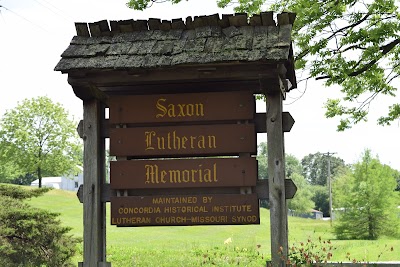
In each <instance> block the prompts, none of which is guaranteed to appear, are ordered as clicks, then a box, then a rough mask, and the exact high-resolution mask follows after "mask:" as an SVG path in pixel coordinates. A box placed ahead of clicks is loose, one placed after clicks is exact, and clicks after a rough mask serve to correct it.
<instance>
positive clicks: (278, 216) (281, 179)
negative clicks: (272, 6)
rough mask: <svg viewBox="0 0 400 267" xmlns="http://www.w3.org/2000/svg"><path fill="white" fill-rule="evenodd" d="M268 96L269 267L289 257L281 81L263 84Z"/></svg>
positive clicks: (277, 79)
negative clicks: (270, 263) (270, 262)
mask: <svg viewBox="0 0 400 267" xmlns="http://www.w3.org/2000/svg"><path fill="white" fill-rule="evenodd" d="M260 83H261V86H262V87H264V89H265V91H266V96H267V101H266V104H267V118H266V120H267V122H266V124H267V129H268V131H267V145H268V180H269V203H270V221H271V233H274V234H271V259H272V266H273V267H278V266H284V265H285V262H284V261H282V259H281V257H282V256H283V257H284V258H287V255H288V220H287V207H286V193H285V149H284V138H283V128H282V101H283V97H284V96H283V94H282V91H281V88H282V86H281V82H280V78H279V77H276V80H275V83H270V85H269V86H268V83H263V80H262V79H260Z"/></svg>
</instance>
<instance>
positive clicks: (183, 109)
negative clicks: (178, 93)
mask: <svg viewBox="0 0 400 267" xmlns="http://www.w3.org/2000/svg"><path fill="white" fill-rule="evenodd" d="M166 104H167V99H166V98H159V99H158V100H157V102H156V110H157V114H156V118H164V117H169V118H175V117H192V116H195V117H204V104H203V103H189V104H173V103H169V104H168V105H166ZM177 113H178V114H177Z"/></svg>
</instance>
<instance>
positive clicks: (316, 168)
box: [301, 152, 345, 186]
mask: <svg viewBox="0 0 400 267" xmlns="http://www.w3.org/2000/svg"><path fill="white" fill-rule="evenodd" d="M328 157H329V158H328ZM328 160H330V171H331V177H333V176H335V175H336V173H337V171H338V170H339V169H340V168H343V167H344V166H345V164H344V160H343V159H341V158H339V157H334V156H331V155H329V156H328V155H327V154H324V153H320V152H317V153H314V154H308V155H307V156H305V157H304V158H303V159H302V160H301V165H302V166H303V176H304V177H306V179H307V181H308V182H309V183H310V184H312V185H322V186H325V185H327V181H328Z"/></svg>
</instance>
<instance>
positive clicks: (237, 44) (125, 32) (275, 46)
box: [55, 13, 294, 72]
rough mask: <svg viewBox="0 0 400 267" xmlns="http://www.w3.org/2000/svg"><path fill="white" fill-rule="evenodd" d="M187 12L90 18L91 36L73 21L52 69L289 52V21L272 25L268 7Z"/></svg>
mask: <svg viewBox="0 0 400 267" xmlns="http://www.w3.org/2000/svg"><path fill="white" fill-rule="evenodd" d="M266 14H267V15H268V14H270V15H271V16H266ZM189 18H190V17H189ZM189 18H188V19H186V23H183V21H182V20H172V21H162V22H161V21H160V20H155V19H149V20H148V21H133V20H130V21H118V22H117V21H111V22H109V23H108V22H107V21H101V22H98V23H90V24H89V28H90V32H91V36H90V34H89V30H88V28H87V24H82V23H77V24H76V27H77V32H78V36H75V37H74V38H73V39H72V41H71V43H70V45H69V46H68V48H67V49H66V50H65V51H64V53H63V54H62V55H61V57H62V59H61V60H60V61H59V63H58V64H57V66H56V67H55V70H57V71H62V72H69V71H73V70H92V69H96V70H106V69H111V70H115V69H117V70H118V69H135V68H159V67H161V68H162V67H174V66H178V65H185V64H186V65H193V64H196V65H198V64H217V63H222V62H224V63H226V62H256V61H262V62H287V61H288V60H290V57H291V56H292V55H291V54H290V53H291V30H292V23H293V21H291V22H289V23H281V24H280V25H279V24H278V25H275V22H274V21H273V20H272V13H262V14H261V15H260V16H254V17H252V18H251V19H250V20H249V22H248V19H247V16H246V15H243V14H237V15H235V16H223V17H222V19H219V16H218V15H217V16H216V15H213V16H208V17H196V18H195V19H194V20H193V21H192V20H191V18H190V19H189ZM278 20H279V17H278ZM292 20H294V19H292ZM109 25H110V26H111V28H109ZM85 27H86V28H85Z"/></svg>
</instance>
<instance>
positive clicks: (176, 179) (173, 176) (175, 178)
mask: <svg viewBox="0 0 400 267" xmlns="http://www.w3.org/2000/svg"><path fill="white" fill-rule="evenodd" d="M169 181H170V183H171V184H176V183H178V184H180V183H181V172H180V171H179V170H170V171H169Z"/></svg>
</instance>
